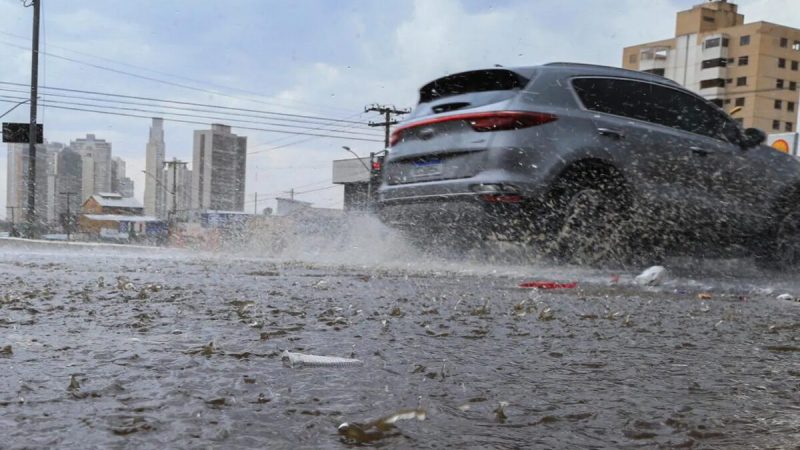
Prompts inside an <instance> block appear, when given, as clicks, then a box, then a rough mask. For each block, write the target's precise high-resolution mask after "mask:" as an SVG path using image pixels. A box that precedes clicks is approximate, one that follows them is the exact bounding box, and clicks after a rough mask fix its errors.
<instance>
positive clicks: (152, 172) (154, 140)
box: [144, 117, 166, 217]
mask: <svg viewBox="0 0 800 450" xmlns="http://www.w3.org/2000/svg"><path fill="white" fill-rule="evenodd" d="M165 148H166V146H165V144H164V119H161V118H159V117H154V118H153V123H152V125H150V138H149V139H148V141H147V149H146V150H147V153H146V161H145V181H144V213H145V214H146V215H148V216H154V217H165V213H166V211H165V210H164V198H165V193H166V192H165V190H164V189H165V184H164V170H163V168H164V156H165V155H164V152H165Z"/></svg>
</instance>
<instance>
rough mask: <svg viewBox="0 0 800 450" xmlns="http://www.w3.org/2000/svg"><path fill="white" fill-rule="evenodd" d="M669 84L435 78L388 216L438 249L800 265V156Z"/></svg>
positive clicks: (559, 70) (568, 70)
mask: <svg viewBox="0 0 800 450" xmlns="http://www.w3.org/2000/svg"><path fill="white" fill-rule="evenodd" d="M764 139H765V135H764V133H763V132H761V131H759V130H757V129H753V128H751V129H747V130H742V129H741V128H740V127H739V126H738V124H737V123H736V122H735V121H734V120H733V119H732V118H731V117H730V116H728V115H727V114H726V113H725V112H724V111H722V110H721V109H720V108H719V107H717V106H716V105H715V104H713V103H711V102H710V101H708V100H705V99H703V98H702V97H700V96H698V95H696V94H694V93H692V92H690V91H688V90H686V89H684V88H682V87H681V86H680V85H678V84H677V83H674V82H672V81H670V80H668V79H666V78H663V77H660V76H657V75H651V74H647V73H641V72H633V71H628V70H623V69H618V68H612V67H603V66H593V65H586V64H568V63H553V64H546V65H543V66H536V67H520V68H492V69H486V70H476V71H470V72H463V73H457V74H454V75H449V76H446V77H443V78H439V79H437V80H434V81H432V82H430V83H428V84H426V85H425V86H423V87H422V88H421V89H420V91H419V104H418V105H417V107H416V108H415V110H414V111H413V112H412V114H411V115H410V116H409V118H408V119H407V120H406V121H404V122H403V123H402V124H400V126H398V127H397V128H396V130H395V131H394V133H393V134H392V145H391V152H390V153H389V155H388V156H387V158H386V160H385V165H384V173H383V180H382V184H381V187H380V189H379V191H378V196H379V199H378V207H377V210H378V213H379V215H380V217H381V218H382V219H383V220H384V221H385V222H386V223H388V224H390V225H392V226H395V227H397V228H400V229H402V230H405V231H406V232H407V234H408V235H409V236H410V237H412V238H413V239H414V240H415V241H416V242H417V243H418V244H419V245H420V246H423V247H425V248H434V247H441V246H443V245H447V246H453V245H458V246H461V245H471V244H475V243H480V242H482V241H483V240H485V239H486V238H487V237H489V236H493V237H495V238H499V239H513V240H525V241H531V242H535V243H536V244H538V245H539V246H541V248H543V249H544V250H546V251H547V252H548V253H549V254H551V255H555V256H558V257H561V258H564V259H566V260H568V261H572V262H578V263H594V262H598V261H599V260H604V259H608V258H614V257H616V256H623V255H630V254H632V253H636V252H637V251H639V252H646V253H648V254H655V253H661V254H667V253H674V252H682V253H686V252H687V251H689V252H691V253H693V254H695V255H697V254H700V255H711V254H714V255H716V254H719V253H723V254H728V253H730V251H741V250H747V251H748V252H749V253H755V254H756V256H758V257H760V258H761V259H765V260H766V259H771V260H775V261H778V262H780V263H782V264H790V265H798V264H799V263H800V231H799V230H800V162H798V160H796V159H795V158H793V157H791V156H788V155H785V154H783V153H780V152H778V151H775V150H773V149H771V148H770V147H767V146H764V145H762V142H763V141H764Z"/></svg>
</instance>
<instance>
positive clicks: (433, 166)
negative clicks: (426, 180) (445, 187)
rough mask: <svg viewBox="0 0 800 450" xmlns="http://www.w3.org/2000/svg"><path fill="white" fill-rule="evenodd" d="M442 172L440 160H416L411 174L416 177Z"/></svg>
mask: <svg viewBox="0 0 800 450" xmlns="http://www.w3.org/2000/svg"><path fill="white" fill-rule="evenodd" d="M441 174H442V162H441V161H439V160H430V161H416V162H415V163H414V167H412V168H411V176H412V177H414V178H422V177H432V176H436V175H441Z"/></svg>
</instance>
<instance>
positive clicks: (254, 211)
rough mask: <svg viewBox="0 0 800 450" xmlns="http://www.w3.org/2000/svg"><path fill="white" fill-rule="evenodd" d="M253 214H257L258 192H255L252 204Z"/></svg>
mask: <svg viewBox="0 0 800 450" xmlns="http://www.w3.org/2000/svg"><path fill="white" fill-rule="evenodd" d="M253 214H256V215H258V192H256V200H255V204H254V205H253Z"/></svg>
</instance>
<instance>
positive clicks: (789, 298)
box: [778, 294, 795, 302]
mask: <svg viewBox="0 0 800 450" xmlns="http://www.w3.org/2000/svg"><path fill="white" fill-rule="evenodd" d="M778 300H785V301H790V302H791V301H793V300H795V298H794V296H793V295H792V294H781V295H779V296H778Z"/></svg>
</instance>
